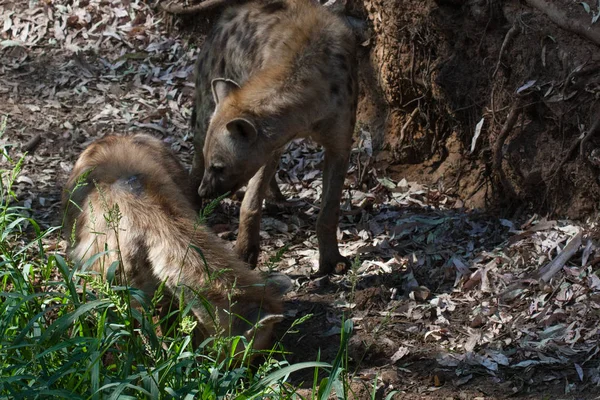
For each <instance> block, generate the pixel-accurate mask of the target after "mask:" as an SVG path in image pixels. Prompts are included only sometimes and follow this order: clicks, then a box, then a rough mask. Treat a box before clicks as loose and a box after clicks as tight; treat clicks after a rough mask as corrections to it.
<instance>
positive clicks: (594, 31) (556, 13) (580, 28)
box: [525, 0, 600, 46]
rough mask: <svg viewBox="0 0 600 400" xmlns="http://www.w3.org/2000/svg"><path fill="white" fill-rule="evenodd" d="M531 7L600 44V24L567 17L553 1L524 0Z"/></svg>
mask: <svg viewBox="0 0 600 400" xmlns="http://www.w3.org/2000/svg"><path fill="white" fill-rule="evenodd" d="M525 1H526V2H527V3H528V4H529V5H530V6H531V7H534V8H537V9H538V10H539V11H541V12H543V13H544V14H546V15H547V16H548V18H550V20H551V21H552V22H554V23H555V24H556V25H558V26H560V27H561V28H563V29H566V30H568V31H571V32H573V33H575V34H577V35H579V36H582V37H584V38H586V39H588V40H591V41H592V42H594V43H595V44H597V45H598V46H600V25H598V26H596V25H593V24H592V23H591V22H590V23H584V22H582V21H580V20H577V19H572V18H569V17H567V14H566V13H565V12H564V11H562V10H560V9H558V7H556V5H555V2H550V1H547V0H525Z"/></svg>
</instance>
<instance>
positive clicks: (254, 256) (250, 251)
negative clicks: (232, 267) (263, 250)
mask: <svg viewBox="0 0 600 400" xmlns="http://www.w3.org/2000/svg"><path fill="white" fill-rule="evenodd" d="M236 251H237V253H238V254H239V256H240V258H241V259H242V261H245V262H246V263H247V264H248V266H249V267H250V268H251V269H254V268H256V264H257V263H258V255H259V254H260V246H259V245H258V244H254V245H246V246H236Z"/></svg>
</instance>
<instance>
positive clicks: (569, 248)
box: [536, 231, 583, 282]
mask: <svg viewBox="0 0 600 400" xmlns="http://www.w3.org/2000/svg"><path fill="white" fill-rule="evenodd" d="M582 237H583V233H582V232H581V231H579V232H578V233H577V234H576V235H575V236H573V238H572V239H571V240H570V241H569V243H567V245H566V246H565V247H564V249H563V250H562V251H561V252H560V254H559V255H557V256H556V258H555V259H554V260H552V261H550V262H549V263H548V264H546V265H545V266H544V267H543V268H542V269H540V270H539V271H538V273H537V274H536V277H537V278H538V279H539V280H541V281H543V282H548V281H550V279H552V277H553V276H554V275H556V273H557V272H558V271H560V270H561V269H562V267H564V266H565V264H566V263H567V261H569V259H571V257H573V255H574V254H575V253H576V252H577V250H579V247H580V246H581V238H582Z"/></svg>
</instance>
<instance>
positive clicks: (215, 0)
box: [160, 0, 242, 15]
mask: <svg viewBox="0 0 600 400" xmlns="http://www.w3.org/2000/svg"><path fill="white" fill-rule="evenodd" d="M241 2H242V0H204V1H203V2H201V3H198V4H193V5H190V6H184V5H182V4H177V2H176V1H169V2H166V3H161V4H160V8H161V9H162V10H163V11H166V12H168V13H170V14H175V15H192V14H199V13H201V12H204V11H208V10H211V9H213V8H217V7H221V6H225V5H232V4H236V3H241Z"/></svg>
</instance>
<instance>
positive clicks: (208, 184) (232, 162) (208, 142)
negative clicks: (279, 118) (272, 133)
mask: <svg viewBox="0 0 600 400" xmlns="http://www.w3.org/2000/svg"><path fill="white" fill-rule="evenodd" d="M239 89H240V87H239V86H238V84H237V83H235V82H234V81H231V80H228V79H215V80H213V82H212V91H213V97H214V100H215V111H214V114H213V116H212V118H211V121H210V124H209V126H208V131H207V132H206V139H205V143H204V151H203V153H204V176H203V178H202V183H201V185H200V188H199V189H198V194H199V195H200V197H205V198H210V197H216V196H219V195H221V194H224V193H226V192H230V193H233V192H234V191H236V190H237V189H239V188H240V187H242V186H243V185H245V184H246V183H247V182H248V180H249V179H250V178H251V177H252V176H254V174H255V173H256V172H257V171H258V169H259V168H260V167H261V166H262V165H263V164H264V163H265V161H266V159H267V156H266V154H262V153H263V151H262V146H261V144H260V143H261V140H260V137H259V136H260V132H259V128H258V127H257V125H256V124H255V122H253V121H252V118H250V117H248V116H246V115H244V112H242V111H241V110H240V107H239V106H237V101H236V92H237V91H238V90H239Z"/></svg>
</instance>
